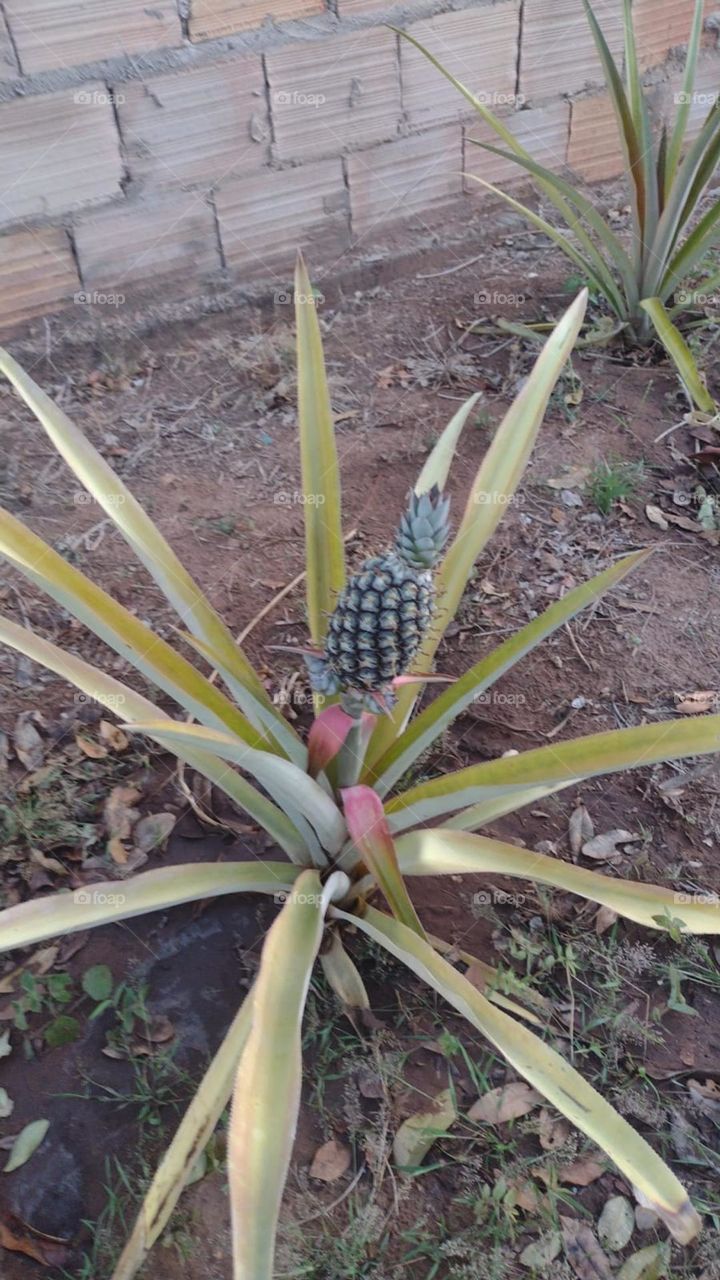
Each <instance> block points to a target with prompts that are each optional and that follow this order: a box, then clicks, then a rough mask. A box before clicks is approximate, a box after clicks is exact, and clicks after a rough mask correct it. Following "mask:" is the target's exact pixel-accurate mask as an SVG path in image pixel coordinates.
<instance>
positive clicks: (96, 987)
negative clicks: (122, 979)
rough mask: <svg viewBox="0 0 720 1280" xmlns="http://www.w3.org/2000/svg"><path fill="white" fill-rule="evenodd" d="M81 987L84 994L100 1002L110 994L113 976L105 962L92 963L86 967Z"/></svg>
mask: <svg viewBox="0 0 720 1280" xmlns="http://www.w3.org/2000/svg"><path fill="white" fill-rule="evenodd" d="M82 989H83V991H84V992H85V995H86V996H89V997H90V999H91V1000H95V1002H96V1003H97V1004H100V1002H101V1001H102V1000H108V999H109V998H110V996H111V995H112V989H113V976H112V970H111V968H110V966H109V965H107V964H93V965H91V966H90V968H89V969H86V970H85V972H84V974H83V978H82Z"/></svg>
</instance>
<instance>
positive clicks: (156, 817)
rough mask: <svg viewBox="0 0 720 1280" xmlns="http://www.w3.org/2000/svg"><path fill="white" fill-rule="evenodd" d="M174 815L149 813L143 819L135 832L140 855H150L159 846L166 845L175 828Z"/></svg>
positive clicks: (134, 838)
mask: <svg viewBox="0 0 720 1280" xmlns="http://www.w3.org/2000/svg"><path fill="white" fill-rule="evenodd" d="M175 821H176V819H175V814H174V813H149V814H147V816H146V817H145V818H141V819H140V821H139V822H138V824H137V826H136V828H135V830H134V832H133V840H134V842H135V848H136V849H139V851H140V853H149V852H150V850H151V849H156V848H157V847H158V845H161V844H164V843H165V841H166V840H167V838H168V836H169V835H170V832H171V831H172V829H173V827H174V826H175Z"/></svg>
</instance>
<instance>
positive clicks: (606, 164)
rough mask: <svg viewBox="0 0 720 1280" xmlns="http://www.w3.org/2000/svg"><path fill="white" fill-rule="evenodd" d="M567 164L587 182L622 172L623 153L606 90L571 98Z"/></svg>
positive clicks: (601, 179)
mask: <svg viewBox="0 0 720 1280" xmlns="http://www.w3.org/2000/svg"><path fill="white" fill-rule="evenodd" d="M568 165H569V167H570V169H572V171H573V173H576V174H578V176H579V177H582V178H585V179H586V181H588V182H601V181H604V180H605V179H606V178H615V177H617V175H618V174H619V173H622V172H623V169H624V168H625V157H624V155H623V150H622V144H621V142H620V137H619V135H618V131H617V125H616V123H615V113H614V111H613V107H612V103H611V101H610V97H609V95H608V94H607V93H603V94H598V95H596V96H595V97H591V98H580V99H579V100H578V101H577V102H573V104H572V112H571V116H570V143H569V146H568Z"/></svg>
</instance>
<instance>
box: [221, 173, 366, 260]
mask: <svg viewBox="0 0 720 1280" xmlns="http://www.w3.org/2000/svg"><path fill="white" fill-rule="evenodd" d="M217 215H218V224H219V227H220V239H221V241H222V246H223V252H224V254H225V259H226V262H227V263H228V266H229V267H231V268H234V269H238V268H242V271H243V275H252V276H262V275H272V274H273V272H274V271H275V270H276V269H278V267H279V266H280V265H289V264H290V263H291V262H292V261H293V259H294V256H295V253H296V252H297V249H298V246H299V245H302V246H303V248H307V246H308V244H310V246H311V247H312V245H313V244H314V245H316V246H317V248H318V251H319V252H322V253H324V254H325V256H327V252H328V249H329V250H330V252H336V251H338V252H339V251H340V250H341V249H342V248H343V247H344V246H345V245H346V243H347V239H348V211H347V191H346V188H345V182H344V179H343V172H342V165H341V162H340V161H339V160H323V161H320V162H319V163H317V164H308V165H302V166H301V167H300V168H298V169H285V170H282V171H272V170H268V171H267V172H266V173H263V174H262V175H260V176H257V175H256V176H255V177H251V178H248V179H245V178H243V179H239V180H237V181H235V182H232V183H228V185H227V187H224V188H222V190H220V191H219V192H218V195H217ZM310 256H312V254H311V255H310Z"/></svg>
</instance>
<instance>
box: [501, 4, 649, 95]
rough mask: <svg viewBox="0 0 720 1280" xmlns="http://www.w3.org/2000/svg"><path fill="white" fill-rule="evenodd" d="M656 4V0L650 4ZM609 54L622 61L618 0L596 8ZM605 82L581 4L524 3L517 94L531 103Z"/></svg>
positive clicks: (620, 7)
mask: <svg viewBox="0 0 720 1280" xmlns="http://www.w3.org/2000/svg"><path fill="white" fill-rule="evenodd" d="M652 2H653V3H656V2H657V0H652ZM595 12H596V15H597V19H598V22H599V23H600V26H601V27H602V30H603V34H604V36H605V39H606V40H607V42H608V45H609V47H610V51H611V53H612V54H613V56H614V57H615V58H619V59H620V63H621V65H622V57H623V45H624V42H623V24H622V0H603V3H602V4H600V5H597V4H596V5H595ZM604 82H605V76H604V75H603V71H602V66H601V64H600V60H599V58H598V54H597V50H596V48H595V41H594V40H593V37H592V32H591V30H590V27H589V25H588V20H587V18H586V17H585V13H584V10H583V7H582V5H581V4H580V3H579V0H552V4H548V2H547V0H526V5H525V15H524V18H523V37H522V56H521V59H520V91H521V93H522V94H523V96H524V98H525V99H526V100H527V101H528V102H531V103H535V102H542V101H544V100H545V99H548V98H556V97H557V96H558V94H561V93H564V94H567V93H577V92H578V91H579V90H580V89H584V88H585V87H586V86H587V85H595V84H596V85H601V84H604Z"/></svg>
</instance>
